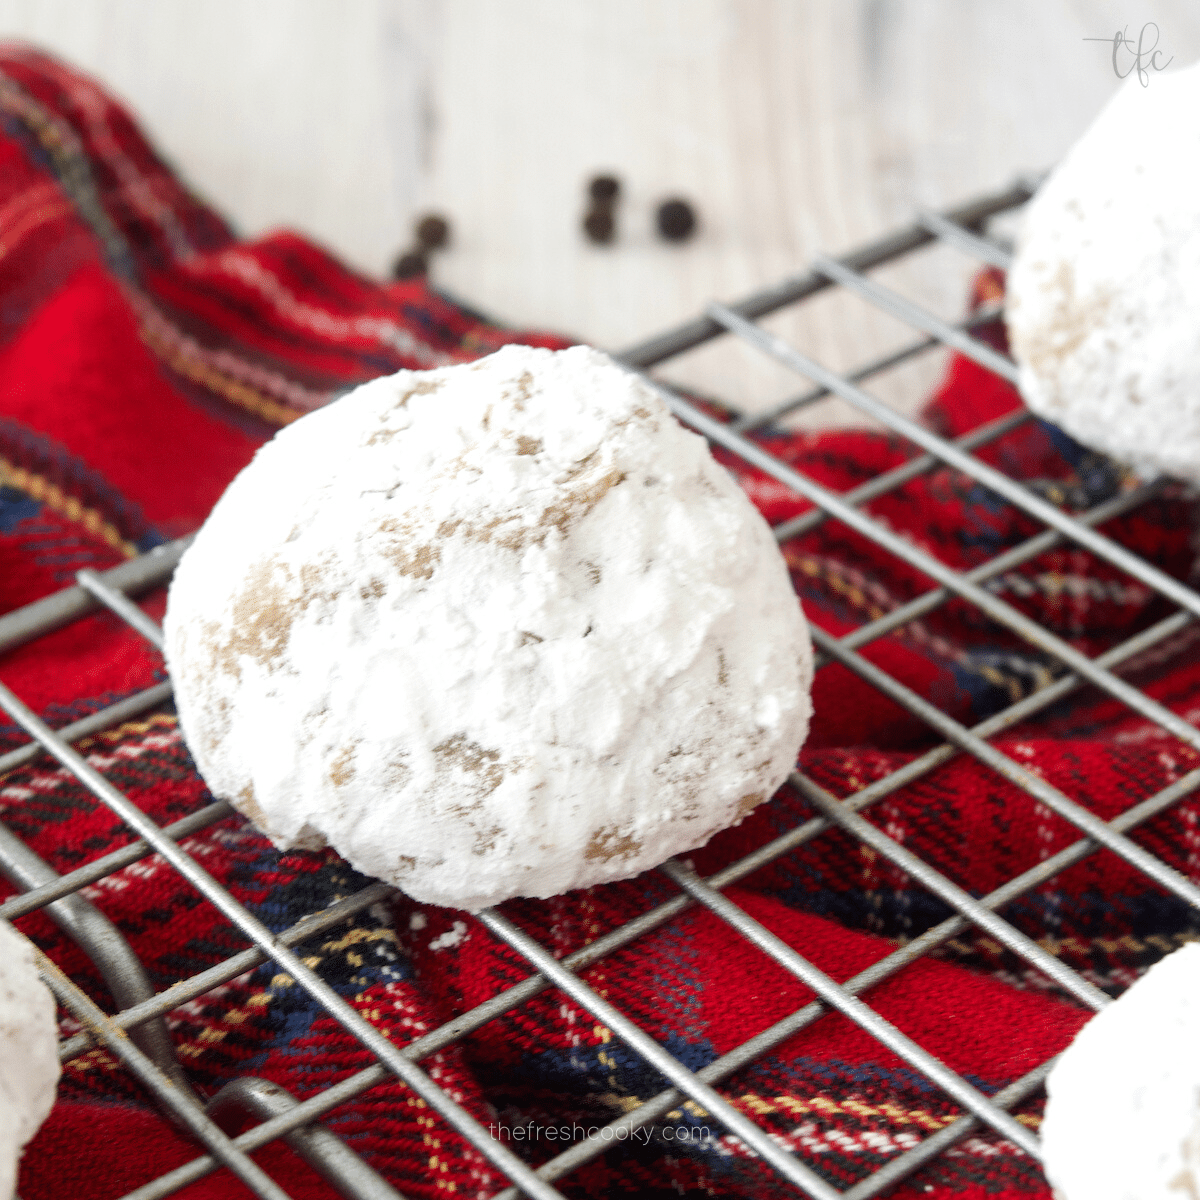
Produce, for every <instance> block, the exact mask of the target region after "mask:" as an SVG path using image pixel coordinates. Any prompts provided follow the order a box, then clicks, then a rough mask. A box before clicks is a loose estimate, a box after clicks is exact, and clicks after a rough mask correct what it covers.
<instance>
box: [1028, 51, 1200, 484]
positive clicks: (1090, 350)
mask: <svg viewBox="0 0 1200 1200" xmlns="http://www.w3.org/2000/svg"><path fill="white" fill-rule="evenodd" d="M1198 172H1200V64H1196V65H1194V66H1191V67H1188V68H1187V69H1186V70H1179V71H1170V72H1167V73H1166V74H1163V75H1154V76H1153V77H1152V78H1151V79H1150V80H1149V84H1148V86H1146V87H1141V86H1140V85H1139V84H1138V82H1137V79H1136V76H1134V77H1131V78H1130V79H1129V80H1128V81H1127V82H1126V84H1125V85H1124V87H1123V88H1121V90H1120V91H1118V92H1117V94H1116V95H1115V96H1114V97H1113V98H1112V100H1111V101H1110V102H1109V103H1108V105H1107V106H1106V107H1105V108H1104V109H1103V111H1102V112H1101V113H1100V115H1099V117H1097V119H1096V121H1095V122H1094V123H1093V124H1092V126H1091V127H1090V128H1089V129H1088V130H1087V132H1086V133H1085V134H1084V135H1083V137H1082V138H1081V139H1080V140H1079V142H1078V143H1076V145H1075V146H1074V147H1073V148H1072V149H1071V151H1070V152H1069V153H1068V154H1067V156H1066V157H1065V158H1064V159H1063V161H1062V163H1061V164H1060V165H1059V166H1058V168H1057V169H1056V170H1055V171H1054V172H1053V174H1052V175H1051V176H1050V178H1049V179H1048V180H1047V181H1046V183H1045V184H1044V185H1043V186H1042V188H1041V189H1040V190H1039V191H1038V193H1037V195H1036V196H1035V197H1034V198H1033V200H1032V201H1031V202H1030V204H1029V206H1028V209H1027V211H1026V213H1025V216H1024V218H1023V223H1022V226H1021V230H1020V234H1019V237H1018V243H1017V254H1016V258H1015V260H1014V262H1013V266H1012V270H1011V272H1010V273H1009V279H1008V301H1007V317H1006V319H1007V323H1008V330H1009V335H1010V340H1011V344H1012V349H1013V355H1014V357H1015V358H1016V360H1017V362H1018V364H1019V366H1020V389H1021V394H1022V395H1023V396H1024V398H1025V401H1026V403H1027V404H1028V405H1029V407H1030V408H1031V409H1032V410H1033V411H1034V412H1035V413H1037V414H1038V415H1039V416H1042V417H1045V418H1046V420H1048V421H1051V422H1052V423H1054V424H1055V425H1058V426H1061V428H1063V429H1064V430H1066V431H1067V432H1068V433H1069V434H1071V436H1072V437H1074V438H1076V439H1078V440H1079V441H1080V442H1082V443H1083V444H1084V445H1086V446H1089V447H1091V448H1093V449H1096V450H1100V451H1102V452H1104V453H1105V454H1108V455H1110V456H1111V457H1113V458H1116V459H1118V460H1120V461H1122V462H1126V463H1129V464H1130V465H1132V466H1134V467H1135V468H1136V469H1137V470H1138V471H1140V472H1141V473H1143V474H1145V475H1147V476H1153V475H1157V474H1165V475H1173V476H1178V477H1180V478H1183V479H1187V480H1190V481H1192V482H1194V483H1196V482H1200V320H1197V314H1198V313H1200V196H1198V193H1197V189H1196V179H1197V176H1198Z"/></svg>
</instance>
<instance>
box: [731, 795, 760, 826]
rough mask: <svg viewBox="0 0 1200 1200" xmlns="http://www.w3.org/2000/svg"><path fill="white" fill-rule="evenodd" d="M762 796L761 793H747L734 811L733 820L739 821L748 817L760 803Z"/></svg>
mask: <svg viewBox="0 0 1200 1200" xmlns="http://www.w3.org/2000/svg"><path fill="white" fill-rule="evenodd" d="M763 799H764V794H763V793H762V792H747V793H746V794H745V795H744V796H743V797H742V798H741V799H740V800H739V801H738V802H737V808H736V809H735V810H734V819H735V820H738V821H740V820H741V819H742V818H743V817H745V816H749V815H750V813H752V812H753V811H754V810H755V809H756V808H757V807H758V806H759V805H760V804H761V803H762V802H763Z"/></svg>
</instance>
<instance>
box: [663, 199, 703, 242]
mask: <svg viewBox="0 0 1200 1200" xmlns="http://www.w3.org/2000/svg"><path fill="white" fill-rule="evenodd" d="M657 222H658V232H659V234H660V235H661V236H662V237H664V238H666V239H667V241H669V242H683V241H686V240H687V239H688V238H690V237H691V236H692V234H693V233H694V232H695V231H696V213H695V210H694V209H693V208H692V206H691V205H690V204H689V203H688V202H687V201H686V200H680V199H674V198H673V199H671V200H664V201H663V202H662V204H660V205H659V206H658V213H657Z"/></svg>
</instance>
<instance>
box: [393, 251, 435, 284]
mask: <svg viewBox="0 0 1200 1200" xmlns="http://www.w3.org/2000/svg"><path fill="white" fill-rule="evenodd" d="M428 270H429V264H428V263H427V262H426V261H425V255H424V254H421V253H420V252H419V251H416V250H406V251H405V252H404V253H403V254H402V255H400V257H399V258H398V259H396V261H395V263H394V264H393V266H392V278H393V279H411V278H412V277H413V276H414V275H424V274H425V272H426V271H428Z"/></svg>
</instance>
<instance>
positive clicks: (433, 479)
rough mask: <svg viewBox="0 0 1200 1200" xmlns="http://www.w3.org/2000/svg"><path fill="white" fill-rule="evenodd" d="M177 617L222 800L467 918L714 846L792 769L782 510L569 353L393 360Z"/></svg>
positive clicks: (293, 462) (263, 474)
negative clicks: (393, 366) (770, 509)
mask: <svg viewBox="0 0 1200 1200" xmlns="http://www.w3.org/2000/svg"><path fill="white" fill-rule="evenodd" d="M164 634H165V639H166V654H167V662H168V666H169V668H170V671H171V676H172V678H173V680H174V683H175V694H176V701H177V704H178V708H179V718H180V723H181V726H182V729H183V733H184V736H185V738H186V739H187V743H188V746H189V747H190V749H191V751H192V754H193V756H194V758H195V760H196V764H197V766H198V768H199V770H200V772H201V774H202V775H203V776H204V778H205V780H206V781H207V783H208V785H209V787H210V788H211V789H212V791H213V792H214V794H216V795H218V796H222V797H225V798H227V799H229V800H230V801H231V802H232V803H233V804H234V805H235V806H236V807H237V808H239V809H240V810H241V811H242V812H243V813H245V814H246V815H247V816H249V817H250V818H251V819H252V820H253V821H254V822H255V823H256V824H257V825H258V826H259V827H260V828H261V829H262V830H263V831H264V832H265V833H266V834H267V835H268V836H269V837H270V838H271V839H272V840H273V841H274V842H275V844H276V845H278V846H280V847H283V848H288V847H303V848H317V847H320V846H321V845H323V844H326V843H328V844H329V845H331V846H333V847H334V848H335V849H336V850H337V851H338V852H339V853H340V854H342V856H343V857H345V858H346V859H348V860H349V862H350V863H351V864H353V865H354V866H355V867H356V868H358V869H359V870H361V871H363V872H365V873H367V874H370V875H374V876H377V877H379V878H382V879H385V880H388V881H390V882H392V883H395V884H396V885H398V886H399V887H401V888H403V889H404V890H405V891H406V892H407V893H409V894H410V895H411V896H413V897H414V898H416V899H418V900H421V901H427V902H431V903H436V904H446V905H453V906H456V907H459V908H465V909H471V910H476V909H479V908H482V907H485V906H487V905H491V904H495V903H498V902H499V901H501V900H504V899H506V898H508V897H510V896H516V895H522V896H549V895H554V894H557V893H559V892H563V891H567V890H569V889H571V888H576V887H584V886H588V885H591V884H596V883H601V882H605V881H607V880H611V879H617V878H622V877H625V876H629V875H633V874H636V873H638V872H639V871H642V870H645V869H647V868H649V867H652V866H655V865H656V864H658V863H660V862H662V861H663V860H664V859H666V858H668V857H669V856H671V855H673V854H677V853H680V852H682V851H686V850H690V849H694V848H695V847H697V846H699V845H702V844H703V843H704V842H706V841H707V840H708V839H709V838H710V837H711V836H712V835H713V834H714V833H716V832H717V831H718V830H719V829H722V828H724V827H726V826H728V825H730V824H732V823H735V822H737V821H738V820H740V819H741V818H742V817H744V816H745V815H746V814H747V813H748V812H749V811H750V810H751V809H752V808H753V807H754V806H755V805H757V804H758V803H760V802H761V801H763V800H765V799H767V798H768V797H769V796H770V795H771V794H772V793H773V792H774V791H775V790H776V788H778V787H779V785H780V784H781V783H782V782H783V780H784V779H785V778H786V776H787V774H788V772H789V771H790V770H791V769H792V766H793V765H794V762H795V758H796V753H797V751H798V750H799V747H800V745H801V743H802V742H803V740H804V736H805V733H806V731H807V727H808V719H809V715H810V711H811V710H810V703H809V686H810V683H811V677H812V648H811V644H810V642H809V637H808V629H807V625H806V624H805V620H804V616H803V614H802V612H801V609H800V605H799V602H798V601H797V599H796V596H795V593H794V592H793V590H792V588H791V585H790V582H789V579H788V574H787V570H786V567H785V565H784V563H783V559H782V557H781V555H780V554H779V551H778V548H777V547H776V545H775V541H774V538H773V537H772V535H771V532H770V529H769V528H768V526H767V525H766V523H765V522H764V520H763V519H762V517H761V516H760V515H759V513H758V512H757V511H756V510H755V509H754V507H753V506H752V505H751V504H750V502H749V501H748V500H747V498H746V497H745V495H744V494H743V493H742V491H741V490H740V488H738V486H737V484H736V483H735V482H734V481H733V479H732V478H731V477H730V476H729V474H728V473H727V472H726V471H725V470H723V469H722V468H721V467H720V466H718V464H717V463H716V462H715V461H714V460H713V458H712V457H711V455H710V454H709V452H708V449H707V447H706V445H705V443H704V441H703V440H702V439H701V438H699V437H697V436H696V435H695V434H692V433H689V432H687V431H685V430H684V429H683V428H682V427H681V426H680V425H679V424H678V423H677V422H676V421H675V420H674V418H673V417H672V416H671V414H670V412H669V411H668V409H667V408H666V406H665V405H664V404H663V403H662V401H661V400H660V399H659V398H658V396H657V395H656V394H655V393H654V391H653V390H652V389H650V388H648V387H647V386H645V385H644V384H643V383H641V382H640V381H639V380H637V378H636V377H635V376H633V375H631V374H630V373H629V372H627V371H625V370H623V369H622V368H620V367H619V366H617V365H616V364H615V363H613V362H612V361H611V360H610V359H608V358H607V357H605V356H604V355H602V354H600V353H598V352H597V351H595V350H591V349H589V348H586V347H575V348H573V349H570V350H564V351H560V352H557V353H555V352H551V351H548V350H537V349H531V348H529V347H524V346H507V347H504V348H503V349H501V350H500V351H498V352H497V353H495V354H493V355H491V356H490V357H489V358H486V359H482V360H480V361H479V362H476V363H473V364H470V365H462V366H455V367H447V368H442V369H440V370H436V371H427V372H406V371H402V372H400V373H399V374H397V375H393V376H391V377H389V378H385V379H378V380H374V381H373V382H371V383H368V384H366V385H364V386H362V387H360V388H358V389H357V390H356V391H354V392H353V393H351V394H350V395H347V396H345V397H343V398H342V399H340V400H338V401H336V402H335V403H333V404H331V405H329V406H328V407H326V408H324V409H322V410H320V411H318V412H315V413H312V414H310V415H308V416H306V417H304V418H302V419H301V420H299V421H297V422H295V423H294V424H292V425H290V426H288V427H286V428H285V429H282V430H280V432H279V433H278V434H277V435H276V436H275V438H274V439H273V440H272V441H271V442H269V443H267V444H266V445H265V446H263V447H262V449H260V450H259V452H258V454H257V455H256V456H255V458H254V460H253V462H252V463H251V464H250V465H249V466H248V467H247V468H246V469H245V470H244V471H243V472H242V473H241V474H240V475H239V476H238V477H237V478H236V479H235V480H234V481H233V483H232V484H231V485H230V487H229V489H228V490H227V492H226V493H225V495H224V496H223V497H222V499H221V500H220V502H219V503H218V504H217V506H216V508H215V509H214V510H213V512H212V514H211V516H210V517H209V519H208V521H207V522H206V524H205V525H204V527H203V528H202V529H201V531H200V533H199V534H198V536H197V538H196V540H195V542H194V543H193V545H192V546H191V547H190V548H189V550H188V552H187V553H186V554H185V556H184V558H183V560H182V561H181V563H180V565H179V568H178V571H177V572H176V575H175V578H174V581H173V583H172V585H171V590H170V595H169V599H168V606H167V614H166V619H165V622H164Z"/></svg>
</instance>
